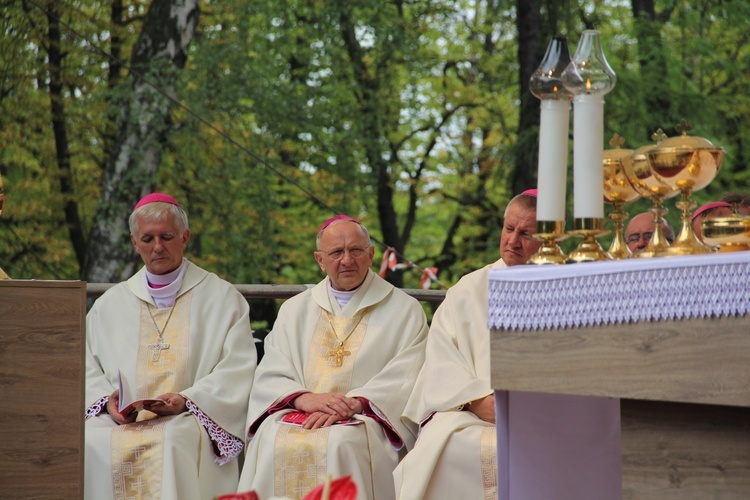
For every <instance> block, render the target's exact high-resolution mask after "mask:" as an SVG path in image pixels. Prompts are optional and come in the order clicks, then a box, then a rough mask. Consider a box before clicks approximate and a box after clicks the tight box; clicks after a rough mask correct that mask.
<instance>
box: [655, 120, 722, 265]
mask: <svg viewBox="0 0 750 500" xmlns="http://www.w3.org/2000/svg"><path fill="white" fill-rule="evenodd" d="M676 128H677V131H678V132H680V133H681V135H679V136H677V137H671V138H669V139H666V140H665V141H663V142H661V143H660V144H659V145H657V146H656V147H654V148H652V149H650V150H649V151H648V152H647V153H646V156H647V157H648V163H649V165H650V167H651V170H652V171H653V173H654V175H655V176H656V178H657V179H659V180H660V181H661V182H663V183H664V184H666V185H667V186H669V187H670V188H672V189H675V190H678V191H679V192H680V201H678V202H677V203H675V205H676V206H677V208H679V209H681V210H682V228H681V229H680V234H679V235H677V238H676V239H675V241H674V243H672V245H671V246H670V247H669V248H665V249H661V250H659V251H658V252H657V255H658V256H663V257H670V256H675V255H692V254H703V253H712V252H714V251H716V248H714V247H711V246H708V245H706V244H704V243H702V242H701V241H700V240H699V239H698V237H697V236H696V235H695V233H694V232H693V227H692V224H691V209H692V208H693V207H694V206H695V203H694V202H693V201H692V200H691V199H690V195H691V194H692V193H693V192H694V191H698V190H699V189H703V188H704V187H706V186H707V185H708V184H709V183H710V182H711V181H712V180H713V179H714V177H716V173H717V172H718V171H719V168H721V162H722V160H723V159H724V149H723V148H717V147H715V146H714V145H713V144H711V142H710V141H708V140H707V139H704V138H702V137H691V136H688V135H687V132H688V130H690V128H691V127H690V125H688V124H687V122H685V121H684V120H683V121H681V122H680V123H679V124H678V125H677V127H676Z"/></svg>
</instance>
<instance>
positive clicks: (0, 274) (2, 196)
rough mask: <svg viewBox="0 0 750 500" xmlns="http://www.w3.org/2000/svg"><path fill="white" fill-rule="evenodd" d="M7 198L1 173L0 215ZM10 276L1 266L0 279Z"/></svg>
mask: <svg viewBox="0 0 750 500" xmlns="http://www.w3.org/2000/svg"><path fill="white" fill-rule="evenodd" d="M4 199H5V191H4V190H3V176H2V175H0V215H3V200H4ZM8 278H10V276H8V275H7V274H5V271H3V268H2V267H0V280H7V279H8Z"/></svg>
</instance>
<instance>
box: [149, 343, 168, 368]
mask: <svg viewBox="0 0 750 500" xmlns="http://www.w3.org/2000/svg"><path fill="white" fill-rule="evenodd" d="M147 349H148V350H149V351H154V354H153V356H152V357H151V361H153V362H154V363H155V362H157V361H159V356H161V352H162V351H166V350H167V349H169V344H167V343H164V342H156V344H149V345H148V346H147Z"/></svg>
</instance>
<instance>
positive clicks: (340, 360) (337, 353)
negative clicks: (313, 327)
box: [324, 310, 365, 367]
mask: <svg viewBox="0 0 750 500" xmlns="http://www.w3.org/2000/svg"><path fill="white" fill-rule="evenodd" d="M324 312H325V313H326V317H327V318H328V324H329V325H330V327H331V333H333V337H334V338H335V342H336V348H335V349H333V350H332V351H328V354H326V357H327V358H331V357H333V358H336V359H335V362H336V366H337V367H340V366H342V365H343V364H344V356H350V355H351V354H352V353H351V351H347V350H345V349H344V342H346V341H347V340H349V337H351V336H352V333H354V330H356V329H357V326H359V323H360V322H361V321H362V318H363V317H364V316H365V310H362V311H360V312H358V313H357V314H356V315H355V316H354V318H352V321H350V323H353V325H352V327H351V329H350V330H349V333H346V329H344V338H343V339H342V338H341V337H339V334H338V333H337V332H336V327H334V326H333V320H332V319H331V318H332V317H333V314H331V313H329V312H328V311H324ZM355 319H356V321H354V320H355Z"/></svg>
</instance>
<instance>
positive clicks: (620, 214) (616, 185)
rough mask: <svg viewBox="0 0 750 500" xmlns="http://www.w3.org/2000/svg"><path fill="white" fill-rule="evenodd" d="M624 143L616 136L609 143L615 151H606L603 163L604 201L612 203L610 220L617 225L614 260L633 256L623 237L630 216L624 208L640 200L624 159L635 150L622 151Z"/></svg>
mask: <svg viewBox="0 0 750 500" xmlns="http://www.w3.org/2000/svg"><path fill="white" fill-rule="evenodd" d="M624 143H625V139H624V138H622V137H621V136H620V135H618V134H614V135H613V136H612V139H610V141H609V145H610V146H613V147H614V148H615V149H607V150H605V151H604V156H603V162H602V164H603V165H602V166H603V167H604V201H605V202H607V203H611V204H612V206H613V207H614V210H613V211H612V212H610V213H609V218H610V219H611V220H612V221H613V222H614V224H615V237H614V239H613V240H612V244H611V245H610V246H609V254H610V255H611V256H612V258H613V259H627V258H628V257H630V256H631V255H632V252H631V251H630V249H629V248H628V245H627V243H626V242H625V236H624V235H623V229H624V226H625V220H626V219H627V218H628V214H627V212H625V211H624V210H623V209H622V207H623V205H624V204H626V203H630V202H632V201H635V200H637V199H638V198H640V194H639V193H638V191H636V190H635V188H634V187H633V185H632V184H631V183H630V181H629V180H628V178H627V176H626V175H625V171H624V167H623V164H622V159H623V158H624V157H626V156H629V155H630V154H632V153H633V150H632V149H620V146H622V145H623V144H624Z"/></svg>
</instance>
